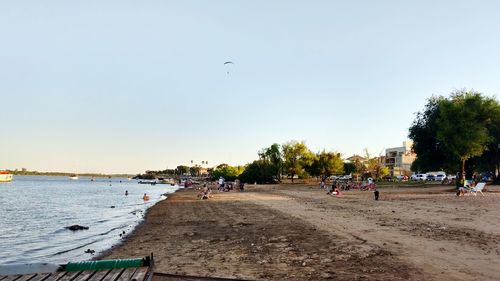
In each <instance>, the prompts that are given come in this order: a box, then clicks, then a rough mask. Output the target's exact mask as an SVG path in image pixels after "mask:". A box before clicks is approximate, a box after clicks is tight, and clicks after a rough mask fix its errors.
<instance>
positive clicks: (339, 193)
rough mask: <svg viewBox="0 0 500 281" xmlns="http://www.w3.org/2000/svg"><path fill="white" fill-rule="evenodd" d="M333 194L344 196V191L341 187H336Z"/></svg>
mask: <svg viewBox="0 0 500 281" xmlns="http://www.w3.org/2000/svg"><path fill="white" fill-rule="evenodd" d="M332 195H334V196H342V192H340V188H338V187H336V188H335V189H334V190H333V192H332Z"/></svg>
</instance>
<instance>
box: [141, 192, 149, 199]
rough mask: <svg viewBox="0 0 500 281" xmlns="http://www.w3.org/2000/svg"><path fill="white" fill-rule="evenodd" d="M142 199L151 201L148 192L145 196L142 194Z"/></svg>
mask: <svg viewBox="0 0 500 281" xmlns="http://www.w3.org/2000/svg"><path fill="white" fill-rule="evenodd" d="M142 199H143V200H144V201H149V196H148V195H147V194H146V193H144V196H142Z"/></svg>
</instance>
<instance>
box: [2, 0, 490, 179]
mask: <svg viewBox="0 0 500 281" xmlns="http://www.w3.org/2000/svg"><path fill="white" fill-rule="evenodd" d="M499 50H500V2H499V1H472V0H471V1H456V0H453V1H451V0H450V1H445V0H442V1H370V0H366V1H256V0H252V1H234V0H227V1H216V0H213V1H205V0H199V1H189V0H183V1H181V0H178V1H167V0H162V1H125V0H120V1H111V0H110V1H92V0H86V1H51V0H47V1H0V120H1V122H2V125H1V128H0V169H2V168H3V169H16V168H17V169H21V168H23V167H24V168H27V169H29V170H38V171H68V172H69V171H71V172H80V173H83V172H100V173H139V172H143V171H145V170H158V169H166V168H174V167H176V166H177V165H180V164H190V161H191V160H193V163H195V164H200V163H201V161H208V163H209V164H208V166H215V165H217V164H220V163H228V164H231V165H242V164H246V163H248V162H251V161H253V160H254V159H256V158H257V152H258V151H259V150H260V149H261V148H264V147H268V146H270V145H271V144H273V143H279V144H282V143H285V142H287V141H290V140H298V141H305V142H306V144H307V145H308V147H309V148H310V149H311V150H312V151H314V152H317V151H320V150H323V149H325V150H327V151H337V152H340V153H342V155H343V156H344V157H349V156H351V155H352V154H363V149H364V148H367V149H368V150H369V151H370V153H372V155H379V154H380V153H383V150H384V149H385V148H389V147H396V146H400V145H402V142H403V141H404V140H406V139H407V135H408V128H409V127H410V125H411V123H412V121H413V120H414V119H415V113H416V112H418V111H420V110H422V109H423V108H424V106H425V103H426V100H427V99H428V98H429V97H431V96H432V95H444V96H447V95H449V94H450V93H451V92H452V91H454V90H457V89H463V88H466V89H474V90H476V91H480V92H482V93H484V94H485V95H487V96H496V97H497V99H498V94H499V93H500V52H499ZM225 61H232V62H234V65H224V62H225ZM228 72H229V73H228Z"/></svg>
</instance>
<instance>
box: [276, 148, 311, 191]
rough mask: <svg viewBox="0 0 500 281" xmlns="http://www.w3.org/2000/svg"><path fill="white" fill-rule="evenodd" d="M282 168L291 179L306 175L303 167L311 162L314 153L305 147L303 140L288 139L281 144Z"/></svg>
mask: <svg viewBox="0 0 500 281" xmlns="http://www.w3.org/2000/svg"><path fill="white" fill-rule="evenodd" d="M282 149H283V169H284V171H285V172H286V173H287V174H288V176H289V177H291V179H292V183H293V180H294V177H295V176H296V175H298V176H299V177H305V176H307V172H306V171H305V167H307V166H309V165H311V164H312V162H313V159H314V154H313V153H312V152H311V151H310V150H309V149H308V148H307V146H306V144H305V143H304V142H297V141H290V142H287V143H285V144H283V145H282Z"/></svg>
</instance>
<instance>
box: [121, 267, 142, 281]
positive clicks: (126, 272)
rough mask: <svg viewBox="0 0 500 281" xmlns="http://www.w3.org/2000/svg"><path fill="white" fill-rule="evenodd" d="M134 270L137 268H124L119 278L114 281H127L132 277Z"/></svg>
mask: <svg viewBox="0 0 500 281" xmlns="http://www.w3.org/2000/svg"><path fill="white" fill-rule="evenodd" d="M136 269H137V268H135V267H130V268H125V270H124V271H123V272H122V275H120V277H119V278H118V279H116V281H129V280H130V279H131V278H132V276H133V275H134V273H135V270H136Z"/></svg>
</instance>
